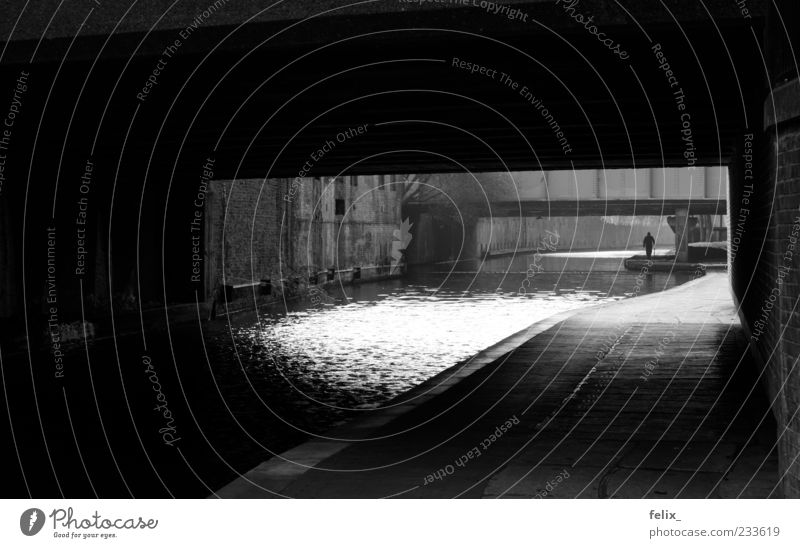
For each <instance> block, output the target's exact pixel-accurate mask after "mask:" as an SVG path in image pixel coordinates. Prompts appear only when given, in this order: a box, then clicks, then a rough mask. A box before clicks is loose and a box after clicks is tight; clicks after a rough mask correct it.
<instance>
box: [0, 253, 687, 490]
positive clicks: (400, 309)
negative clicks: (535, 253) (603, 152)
mask: <svg viewBox="0 0 800 548" xmlns="http://www.w3.org/2000/svg"><path fill="white" fill-rule="evenodd" d="M628 255H629V253H628ZM577 258H580V257H577ZM574 259H576V257H570V258H568V260H569V261H574ZM599 259H603V261H606V262H605V263H604V262H603V261H599ZM527 260H528V259H525V260H524V261H523V260H521V259H520V258H517V259H510V258H508V257H498V258H495V259H492V260H491V261H488V262H485V263H483V264H476V263H468V262H463V263H455V264H440V265H434V266H433V267H430V268H427V269H424V270H413V271H411V272H409V273H408V275H407V276H405V277H404V278H402V279H394V280H385V281H378V282H371V283H364V284H361V285H355V286H347V285H345V286H341V287H329V288H326V290H325V291H324V293H317V294H316V295H314V298H313V299H306V300H298V301H293V302H290V303H287V304H286V305H285V306H281V307H272V308H262V309H259V310H258V311H257V312H249V313H241V314H237V315H233V316H230V317H222V318H219V319H218V320H216V321H214V322H203V323H200V322H189V323H185V322H184V323H176V324H171V325H170V329H169V330H168V331H165V330H163V329H157V328H153V329H151V330H146V332H144V333H143V332H142V331H140V330H138V329H131V330H128V331H126V332H124V333H123V332H121V331H120V332H118V333H117V336H116V337H113V338H107V339H99V340H96V341H94V342H92V343H90V344H89V345H86V346H84V345H83V344H79V345H76V346H75V347H73V348H72V349H70V350H69V352H67V354H66V355H65V357H64V363H65V364H66V366H65V371H66V374H65V377H64V379H63V385H62V386H63V389H62V386H56V385H53V383H52V382H51V381H50V380H49V379H48V375H49V374H50V372H49V371H47V370H45V369H41V370H40V369H37V370H33V371H32V372H31V370H29V368H28V361H27V358H25V357H24V355H19V356H17V357H14V356H5V357H4V360H5V365H6V367H5V372H6V375H10V376H13V377H15V379H16V380H15V382H17V383H18V384H19V385H20V386H23V385H25V384H26V383H32V386H33V389H34V390H36V393H37V396H38V399H39V404H40V405H39V408H38V409H31V410H30V411H31V412H30V413H28V414H26V415H25V416H27V417H28V418H29V419H30V420H29V422H28V423H26V424H23V423H19V424H15V428H19V429H23V428H24V429H28V430H29V431H31V432H41V433H42V435H43V437H45V438H46V439H47V443H48V448H49V449H50V457H49V458H47V459H42V458H41V457H40V458H39V459H38V461H37V460H36V457H34V456H33V455H35V454H39V455H41V454H47V453H46V452H45V453H38V452H37V448H36V447H34V446H33V445H30V446H27V447H23V446H20V447H19V448H18V450H19V454H20V458H21V460H22V462H26V463H33V464H28V466H29V467H32V468H33V469H35V470H36V472H37V473H36V474H34V475H31V474H28V477H29V478H30V479H29V480H28V484H27V485H22V484H20V485H17V486H13V488H12V491H13V490H16V491H18V492H19V493H21V494H23V495H25V494H27V493H28V492H30V493H31V494H32V495H33V496H52V495H53V494H56V495H57V494H58V492H55V493H54V492H53V477H58V479H59V486H60V488H61V489H62V490H63V491H64V492H69V493H71V494H72V495H73V496H77V495H75V494H76V493H79V494H80V495H81V496H86V497H94V496H96V495H99V496H103V497H125V496H131V495H133V496H137V497H162V496H179V497H185V496H190V497H196V496H207V495H210V494H211V493H212V492H213V491H214V490H216V489H219V488H220V487H221V486H223V485H225V484H226V483H228V482H229V481H231V480H232V479H234V478H235V477H236V476H237V475H238V474H240V473H243V472H245V471H247V470H249V469H251V468H252V467H254V466H256V465H258V464H259V463H260V462H263V461H265V460H267V459H269V458H270V457H272V456H273V455H276V454H279V453H281V452H283V451H286V450H287V449H289V448H291V447H293V446H295V445H297V444H300V443H302V442H303V441H305V440H307V439H308V438H309V437H311V436H315V435H323V434H324V433H325V432H326V431H328V430H330V429H331V428H332V427H334V426H336V425H337V424H340V423H342V422H343V421H346V420H349V419H351V418H353V417H358V416H363V415H364V414H365V413H368V412H370V411H371V410H374V409H378V408H382V407H386V406H389V405H392V399H393V398H395V397H397V396H398V395H400V394H402V393H404V392H405V391H407V390H409V389H411V388H413V387H414V386H416V385H418V384H419V383H421V382H423V381H425V380H426V379H428V378H430V377H432V376H434V375H436V374H437V373H439V372H441V371H443V370H444V369H447V368H449V367H452V366H454V365H456V364H458V363H459V362H462V361H464V360H466V359H468V358H469V357H470V356H472V355H474V354H475V353H477V352H479V351H480V350H482V349H484V348H486V347H488V346H491V345H492V344H494V343H496V342H498V341H500V340H502V339H504V338H506V337H508V336H510V335H512V334H513V333H516V332H517V331H519V330H521V329H524V328H525V327H527V326H528V325H530V324H532V323H534V322H537V321H539V320H542V319H545V318H547V317H549V316H552V315H554V314H558V313H560V312H564V311H568V310H577V309H580V308H583V307H589V306H593V305H597V304H600V303H603V302H610V301H615V300H620V299H626V298H631V297H633V296H634V295H637V294H640V295H641V294H646V293H653V292H658V291H662V290H665V289H668V288H670V287H674V286H676V285H678V284H681V283H684V282H686V281H688V280H689V279H691V277H692V273H675V274H669V273H661V272H657V273H654V274H652V275H642V274H640V273H638V272H629V271H626V270H624V269H622V270H620V269H619V268H618V266H619V265H618V263H619V261H620V260H621V259H620V258H619V257H613V256H606V257H599V258H598V257H592V258H587V257H583V258H582V259H581V260H582V261H587V260H589V261H591V260H593V261H595V262H594V265H592V264H591V263H581V262H580V261H578V262H577V263H576V262H573V263H572V264H571V265H570V268H573V270H571V271H566V270H563V269H560V268H556V271H551V272H546V271H541V272H539V271H534V270H528V271H527V272H526V271H525V269H524V266H525V265H526V264H528V265H529V264H530V263H529V262H527ZM547 260H548V261H550V262H549V263H547V266H548V268H550V267H552V266H553V265H555V266H556V267H558V266H559V265H562V266H565V265H566V263H563V260H566V259H565V258H562V262H561V263H559V262H558V261H559V259H558V258H557V257H555V256H554V257H549V258H548V259H547ZM553 261H555V262H553ZM598 261H599V262H598ZM614 261H616V262H614ZM542 264H545V262H542ZM523 281H525V283H524V285H523ZM521 287H524V288H525V291H520V288H521ZM118 322H119V320H118ZM119 323H120V325H121V322H119ZM47 359H48V356H47V355H42V356H33V361H34V362H35V363H46V360H47ZM51 386H52V388H49V387H51ZM18 396H19V402H17V404H18V405H19V406H22V407H24V406H26V405H28V406H29V405H30V401H31V400H32V399H31V398H30V393H27V395H26V393H25V392H24V391H22V390H20V392H19V394H18ZM16 397H17V395H15V394H11V395H10V398H11V399H12V400H13V399H15V398H16ZM15 405H16V404H15ZM40 421H41V422H40ZM42 425H44V426H42ZM172 440H177V441H174V442H172ZM78 448H80V450H79V449H78ZM28 453H30V455H28ZM31 459H34V460H31ZM26 472H29V471H28V470H26ZM93 476H94V477H102V478H103V482H102V483H97V482H95V483H92V482H91V479H92V477H93ZM87 478H88V479H89V480H90V481H88V482H87ZM87 486H91V489H90V488H88V487H87Z"/></svg>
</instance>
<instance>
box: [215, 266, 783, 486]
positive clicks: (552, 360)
mask: <svg viewBox="0 0 800 548" xmlns="http://www.w3.org/2000/svg"><path fill="white" fill-rule="evenodd" d="M731 302H732V301H731V297H730V293H729V289H728V280H727V276H726V275H725V274H721V273H710V274H708V275H706V276H705V277H703V278H700V279H698V280H695V281H693V282H690V283H688V284H685V285H682V286H679V287H677V288H675V289H672V290H669V291H667V292H663V293H658V294H654V295H648V296H643V297H638V298H635V299H629V300H626V301H622V302H618V303H613V304H607V305H602V306H599V307H595V308H591V309H587V310H583V311H580V312H578V313H572V314H571V315H569V314H568V315H563V316H559V317H555V318H551V319H550V320H548V321H545V322H542V323H539V324H536V325H534V326H532V327H530V328H529V329H527V330H525V331H524V332H520V333H518V334H517V335H515V336H514V337H510V338H509V339H507V340H506V341H504V342H503V343H500V344H498V345H496V346H495V347H492V348H491V349H487V350H486V351H484V352H483V353H481V354H480V355H478V356H476V357H475V359H473V360H472V361H470V362H469V363H468V364H465V365H462V366H457V367H456V368H453V369H451V370H448V371H446V372H444V373H442V374H440V375H438V376H437V377H435V378H434V379H431V380H430V381H428V382H427V383H425V384H423V385H421V386H420V387H417V388H416V389H415V390H413V391H412V392H410V393H409V394H407V395H405V396H404V398H403V399H402V400H400V401H398V402H395V403H396V405H394V406H393V407H391V408H388V409H385V410H383V411H378V412H376V413H375V414H371V415H370V416H369V417H367V418H365V419H362V420H359V421H356V422H354V423H351V424H348V425H345V426H343V427H341V428H339V429H338V430H337V431H335V432H332V433H331V434H330V435H331V438H334V439H329V440H324V439H323V440H317V441H313V442H309V443H306V444H303V445H301V446H299V447H297V448H295V449H293V450H291V451H289V452H287V453H285V454H284V455H282V458H280V457H279V458H274V459H271V460H270V461H267V462H265V463H263V464H262V465H260V466H259V467H257V468H255V469H254V470H252V471H251V472H249V473H248V474H247V475H246V476H245V477H243V478H240V479H238V480H236V481H234V482H233V483H231V484H230V485H228V486H227V487H225V488H223V489H221V490H220V491H219V492H218V495H219V496H223V497H266V496H283V497H308V498H310V497H314V498H350V497H370V498H371V497H387V496H405V497H456V496H463V497H552V498H572V497H589V498H608V497H618V498H634V497H654V498H672V497H693V498H696V497H723V498H729V497H737V496H740V497H766V496H770V494H772V495H773V496H774V495H775V494H774V493H773V487H774V486H775V484H776V482H777V462H776V458H775V456H774V451H772V448H773V444H774V438H775V426H774V423H773V421H772V416H771V414H770V413H769V410H768V403H767V401H766V399H765V397H764V396H763V394H762V390H761V387H760V385H758V384H757V381H756V376H757V371H755V365H754V364H753V362H751V361H750V359H749V356H748V354H747V352H746V344H745V341H744V340H743V335H742V334H741V329H740V327H739V323H738V320H737V318H736V316H735V312H734V308H733V305H732V304H731ZM351 440H356V441H351ZM289 461H291V462H289ZM776 491H777V490H776Z"/></svg>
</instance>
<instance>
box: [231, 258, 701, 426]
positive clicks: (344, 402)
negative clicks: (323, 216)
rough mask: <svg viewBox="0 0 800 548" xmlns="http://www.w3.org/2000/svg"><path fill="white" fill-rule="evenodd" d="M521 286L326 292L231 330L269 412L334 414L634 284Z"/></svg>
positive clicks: (644, 286) (561, 279)
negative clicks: (277, 405) (279, 403)
mask: <svg viewBox="0 0 800 548" xmlns="http://www.w3.org/2000/svg"><path fill="white" fill-rule="evenodd" d="M524 277H525V276H524V274H522V275H520V274H512V275H509V276H507V277H505V278H504V277H503V276H500V275H496V276H487V275H481V276H478V277H475V276H473V275H468V274H467V275H459V276H451V277H450V278H449V279H448V280H447V282H446V283H445V284H444V285H441V286H440V284H441V283H442V280H443V279H444V277H443V276H442V275H440V274H434V273H427V274H417V275H414V276H411V277H410V278H408V279H406V280H391V281H384V282H376V283H369V284H364V285H361V286H354V287H345V288H341V289H339V290H334V291H331V290H328V291H329V292H330V297H329V299H328V303H327V304H323V305H313V304H311V303H309V302H304V303H303V302H301V303H295V304H293V305H292V306H291V309H289V310H288V311H285V312H281V313H277V312H272V313H262V314H261V318H260V321H258V322H251V323H250V324H246V323H245V324H240V325H235V326H234V331H233V333H234V341H235V342H236V344H237V346H239V347H243V348H247V349H249V350H250V352H248V353H247V354H248V355H249V358H248V359H246V360H244V361H243V363H242V366H243V368H244V371H245V372H246V374H247V375H248V377H249V378H250V379H251V381H253V383H254V385H262V386H263V385H268V386H269V389H268V393H267V394H263V396H264V400H265V401H266V402H267V403H270V400H271V399H272V398H275V397H278V398H279V399H281V400H283V399H284V398H289V399H290V400H292V402H293V403H292V406H300V407H303V406H308V405H311V406H313V407H315V408H317V407H319V404H321V405H324V406H329V410H330V411H332V412H333V413H334V414H338V413H340V412H343V411H344V410H347V409H372V408H375V407H379V406H381V405H382V404H385V403H386V402H387V401H388V400H390V399H391V398H393V397H395V396H397V395H399V394H401V393H403V392H405V391H407V390H409V389H410V388H412V387H414V386H416V385H417V384H419V383H421V382H423V381H424V380H426V379H428V378H430V377H432V376H434V375H436V374H437V373H439V372H441V371H443V370H444V369H447V368H448V367H451V366H452V365H455V364H456V363H458V362H460V361H462V360H465V359H467V358H469V357H470V356H472V355H474V354H476V353H477V352H479V351H480V350H483V349H484V348H486V347H488V346H491V345H492V344H494V343H496V342H498V341H500V340H502V339H504V338H505V337H507V336H509V335H511V334H513V333H516V332H517V331H519V330H521V329H524V328H525V327H527V326H529V325H530V324H532V323H534V322H536V321H539V320H542V319H545V318H547V317H549V316H552V315H554V314H558V313H560V312H564V311H567V310H574V309H578V308H581V307H587V306H592V305H596V304H599V303H601V302H607V301H612V300H619V299H623V298H626V297H629V296H631V295H632V294H633V292H634V290H635V287H636V283H637V276H636V273H629V272H623V273H620V274H617V273H602V272H594V273H589V274H579V273H566V274H560V275H559V274H548V273H539V274H538V275H536V276H535V277H534V278H533V279H532V286H531V288H530V291H529V293H528V294H526V295H520V294H518V293H517V288H518V287H519V285H520V282H521V280H522V279H524ZM688 279H690V275H685V276H681V275H674V274H673V275H668V274H666V273H656V274H654V275H652V276H648V277H646V279H641V278H640V279H639V280H640V281H639V283H640V290H639V294H645V293H650V292H655V291H661V290H663V289H666V288H669V287H672V286H674V285H677V284H679V283H683V282H684V281H688ZM498 284H502V287H501V288H498V287H497V286H498ZM276 384H277V385H278V386H276ZM320 411H321V410H320Z"/></svg>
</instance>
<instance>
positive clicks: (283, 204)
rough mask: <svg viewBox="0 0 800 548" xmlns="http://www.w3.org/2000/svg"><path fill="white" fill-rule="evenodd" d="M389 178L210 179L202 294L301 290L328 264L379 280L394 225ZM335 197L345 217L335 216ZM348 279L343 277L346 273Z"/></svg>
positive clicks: (396, 212) (395, 199)
mask: <svg viewBox="0 0 800 548" xmlns="http://www.w3.org/2000/svg"><path fill="white" fill-rule="evenodd" d="M388 180H389V176H359V177H342V178H339V179H336V180H332V179H331V178H328V177H326V178H324V179H319V178H315V179H312V178H303V179H293V180H290V179H269V180H266V181H264V180H259V179H241V180H233V181H231V180H228V181H212V182H211V183H210V185H209V188H210V191H209V193H208V195H207V197H206V206H205V207H206V209H205V231H206V232H205V234H206V235H205V257H206V265H205V271H204V274H205V291H206V295H207V296H209V295H210V292H211V291H212V290H213V289H214V287H215V286H216V285H217V284H224V285H233V286H237V285H246V284H249V283H254V282H255V283H257V282H259V281H260V280H263V279H270V280H271V281H272V284H273V286H275V287H279V285H278V284H279V283H280V280H288V281H291V282H292V283H294V279H295V278H298V279H299V282H298V283H299V284H300V285H302V286H305V285H307V284H308V279H309V277H310V276H313V275H314V274H317V273H320V272H323V271H326V270H327V269H328V268H331V267H334V268H336V269H337V270H347V271H350V270H351V269H352V268H353V267H360V268H361V269H362V278H363V279H368V278H370V277H375V276H377V275H385V274H387V273H388V269H389V267H390V265H391V263H392V253H393V247H396V246H395V245H394V242H395V241H397V239H398V231H399V230H400V228H401V219H400V201H401V199H402V194H401V192H400V186H399V185H387V184H385V183H386V182H387V181H388ZM337 200H342V201H343V207H344V214H343V215H339V214H337V212H336V201H337ZM348 276H349V274H348Z"/></svg>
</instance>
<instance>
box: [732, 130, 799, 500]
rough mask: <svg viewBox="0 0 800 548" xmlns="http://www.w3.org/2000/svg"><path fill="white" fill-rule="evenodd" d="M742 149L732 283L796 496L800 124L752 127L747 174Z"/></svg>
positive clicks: (786, 479)
mask: <svg viewBox="0 0 800 548" xmlns="http://www.w3.org/2000/svg"><path fill="white" fill-rule="evenodd" d="M743 142H744V138H743ZM744 153H745V151H744V150H742V149H740V150H739V153H738V154H737V155H736V156H734V158H733V160H732V163H731V165H730V167H729V169H730V175H731V178H730V180H731V193H730V201H729V203H730V206H729V207H730V234H731V239H732V246H731V248H732V253H731V260H730V261H731V263H730V269H731V283H732V288H733V293H734V296H735V298H736V302H737V304H738V305H739V306H740V311H739V316H740V318H741V320H742V323H743V325H744V326H745V328H746V332H747V335H748V337H749V342H750V344H751V351H752V352H753V354H754V355H755V356H756V358H757V361H758V362H759V364H760V366H761V368H762V372H763V377H762V379H763V382H764V385H765V386H766V388H767V392H768V394H769V397H770V399H771V401H772V402H773V405H772V411H773V414H774V416H775V418H776V421H777V424H778V455H779V474H780V475H781V477H782V486H781V489H782V493H783V495H784V496H786V497H800V459H797V455H798V454H800V416H798V413H800V412H799V411H798V408H799V406H800V371H798V368H797V359H798V356H800V316H799V314H800V310H799V309H798V298H800V238H798V236H800V209H798V208H800V123H798V122H797V121H794V122H789V123H783V124H781V125H780V126H771V127H769V128H768V129H767V131H765V132H763V133H762V132H755V134H754V147H753V158H752V164H753V165H752V178H748V177H749V175H748V172H747V171H746V169H747V166H746V158H745V157H744V156H743V154H744ZM749 184H752V191H751V193H748V191H749V190H751V189H750V188H749V187H748V186H747V185H749ZM737 238H738V240H737ZM737 241H738V244H736V242H737ZM737 247H738V249H736V248H737Z"/></svg>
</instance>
